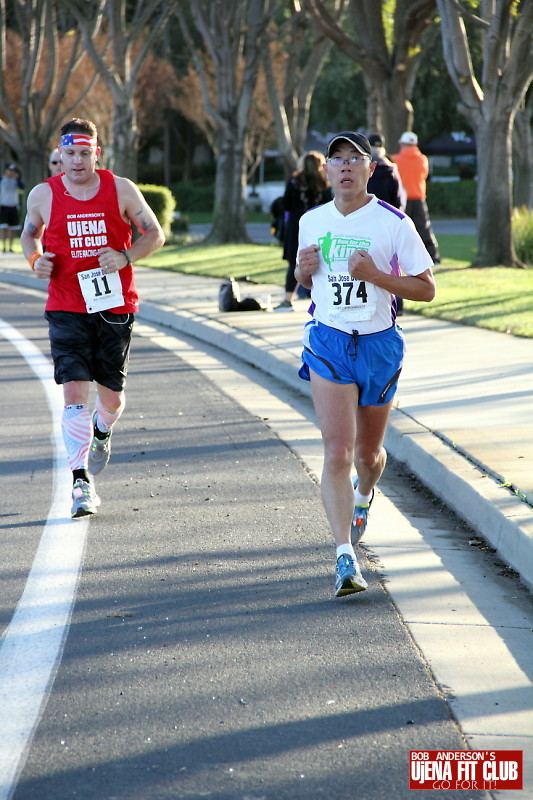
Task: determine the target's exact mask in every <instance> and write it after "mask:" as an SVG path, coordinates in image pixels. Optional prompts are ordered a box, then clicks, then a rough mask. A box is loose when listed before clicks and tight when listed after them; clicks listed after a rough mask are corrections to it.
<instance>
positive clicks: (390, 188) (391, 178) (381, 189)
mask: <svg viewBox="0 0 533 800" xmlns="http://www.w3.org/2000/svg"><path fill="white" fill-rule="evenodd" d="M368 141H369V142H370V147H371V150H372V161H375V162H376V168H375V169H374V172H373V173H372V175H371V176H370V179H369V181H368V185H367V191H368V192H369V193H370V194H375V195H376V197H377V198H378V199H379V200H384V201H385V203H388V204H389V205H391V206H394V208H399V209H401V210H402V211H404V210H405V204H406V202H407V192H406V191H405V189H404V187H403V184H402V179H401V178H400V171H399V169H398V167H397V166H396V164H395V163H394V161H391V160H390V158H387V154H386V150H385V142H384V139H383V137H382V136H381V135H380V134H379V133H373V134H372V135H371V136H369V137H368ZM396 306H397V310H396V313H397V315H398V316H401V315H402V314H403V298H402V297H397V298H396Z"/></svg>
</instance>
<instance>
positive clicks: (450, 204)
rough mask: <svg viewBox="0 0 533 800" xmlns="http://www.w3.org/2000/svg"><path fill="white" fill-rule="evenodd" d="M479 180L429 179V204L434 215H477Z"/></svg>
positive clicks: (431, 214)
mask: <svg viewBox="0 0 533 800" xmlns="http://www.w3.org/2000/svg"><path fill="white" fill-rule="evenodd" d="M476 194H477V181H474V180H463V181H449V182H448V181H431V180H430V181H428V183H427V204H428V209H429V213H430V216H432V217H475V216H476V208H477V200H476Z"/></svg>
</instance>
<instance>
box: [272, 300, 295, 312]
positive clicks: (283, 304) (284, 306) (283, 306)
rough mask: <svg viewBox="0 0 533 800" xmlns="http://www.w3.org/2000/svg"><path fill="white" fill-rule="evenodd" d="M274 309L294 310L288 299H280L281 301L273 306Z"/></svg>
mask: <svg viewBox="0 0 533 800" xmlns="http://www.w3.org/2000/svg"><path fill="white" fill-rule="evenodd" d="M273 310H274V311H294V306H293V304H292V303H291V301H290V300H282V301H281V303H280V304H279V305H277V306H275V307H274V309H273Z"/></svg>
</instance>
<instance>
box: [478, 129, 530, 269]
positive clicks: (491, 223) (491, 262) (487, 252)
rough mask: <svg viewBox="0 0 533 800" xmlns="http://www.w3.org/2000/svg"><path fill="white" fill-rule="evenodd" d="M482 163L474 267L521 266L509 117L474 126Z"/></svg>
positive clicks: (479, 175)
mask: <svg viewBox="0 0 533 800" xmlns="http://www.w3.org/2000/svg"><path fill="white" fill-rule="evenodd" d="M475 132H476V145H477V159H478V163H479V164H486V165H488V164H490V165H491V169H480V170H478V187H477V220H478V252H477V256H476V258H475V261H474V263H473V266H475V267H493V266H497V265H498V264H500V265H503V266H505V267H516V266H521V265H520V264H519V262H518V261H517V258H516V254H515V251H514V247H513V241H512V234H511V211H512V202H511V180H510V177H509V176H510V172H511V121H510V119H509V117H508V116H507V115H505V116H504V115H503V114H501V115H499V116H498V115H496V114H492V115H490V117H489V119H485V118H484V117H480V118H478V124H477V125H476V127H475Z"/></svg>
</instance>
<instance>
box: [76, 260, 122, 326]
mask: <svg viewBox="0 0 533 800" xmlns="http://www.w3.org/2000/svg"><path fill="white" fill-rule="evenodd" d="M78 281H79V284H80V288H81V292H82V294H83V299H84V300H85V305H86V307H87V313H88V314H95V313H96V312H97V311H105V310H106V309H107V308H119V307H120V306H123V305H124V295H123V294H122V283H121V280H120V275H119V274H118V272H109V273H105V272H104V270H103V268H102V267H98V268H97V269H88V270H86V271H85V272H78Z"/></svg>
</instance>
